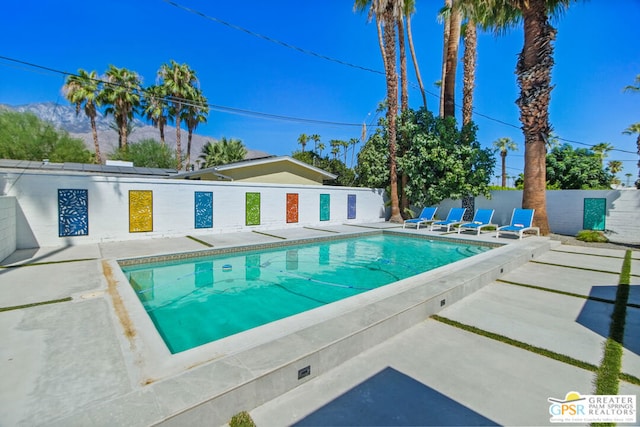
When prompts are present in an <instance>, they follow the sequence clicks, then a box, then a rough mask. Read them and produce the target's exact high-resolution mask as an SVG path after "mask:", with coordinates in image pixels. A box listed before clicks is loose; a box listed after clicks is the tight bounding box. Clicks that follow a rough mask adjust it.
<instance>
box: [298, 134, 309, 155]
mask: <svg viewBox="0 0 640 427" xmlns="http://www.w3.org/2000/svg"><path fill="white" fill-rule="evenodd" d="M307 142H309V137H308V136H307V134H306V133H301V134H300V136H299V137H298V144H300V146H301V147H302V152H303V153H304V149H305V147H306V146H307Z"/></svg>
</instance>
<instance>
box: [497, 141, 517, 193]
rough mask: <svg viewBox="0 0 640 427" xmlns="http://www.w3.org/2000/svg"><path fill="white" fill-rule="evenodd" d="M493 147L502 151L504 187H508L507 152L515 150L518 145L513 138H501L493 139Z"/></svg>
mask: <svg viewBox="0 0 640 427" xmlns="http://www.w3.org/2000/svg"><path fill="white" fill-rule="evenodd" d="M493 148H495V149H496V150H497V151H499V152H500V159H501V160H502V188H506V187H507V152H508V151H509V150H511V151H515V150H517V149H518V145H517V144H516V143H515V142H513V140H512V139H511V138H500V139H496V140H495V141H493Z"/></svg>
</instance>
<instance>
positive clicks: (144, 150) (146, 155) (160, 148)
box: [109, 138, 175, 169]
mask: <svg viewBox="0 0 640 427" xmlns="http://www.w3.org/2000/svg"><path fill="white" fill-rule="evenodd" d="M109 157H110V158H111V159H112V160H125V161H128V162H133V164H134V166H138V167H145V168H163V169H172V168H174V167H175V156H174V153H173V150H172V149H171V148H169V146H167V145H166V144H163V143H162V142H160V141H156V140H155V139H151V138H149V139H143V140H141V141H138V142H133V143H130V144H127V146H126V147H123V148H119V149H118V150H116V151H115V152H114V153H112V154H111V155H110V156H109Z"/></svg>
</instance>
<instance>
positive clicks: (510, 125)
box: [162, 0, 636, 154]
mask: <svg viewBox="0 0 640 427" xmlns="http://www.w3.org/2000/svg"><path fill="white" fill-rule="evenodd" d="M162 1H164V2H165V3H167V4H169V5H171V6H173V7H176V8H178V9H182V10H184V11H186V12H189V13H192V14H195V15H198V16H200V17H202V18H204V19H207V20H209V21H212V22H215V23H218V24H222V25H225V26H227V27H229V28H232V29H234V30H237V31H241V32H244V33H246V34H249V35H251V36H254V37H257V38H260V39H263V40H266V41H268V42H271V43H275V44H277V45H280V46H282V47H286V48H288V49H293V50H295V51H298V52H300V53H303V54H306V55H311V56H315V57H317V58H320V59H324V60H326V61H330V62H335V63H337V64H341V65H345V66H348V67H351V68H356V69H360V70H363V71H368V72H370V73H374V74H378V75H382V76H384V75H385V73H384V71H380V70H375V69H373V68H368V67H363V66H361V65H356V64H353V63H350V62H347V61H343V60H341V59H336V58H333V57H330V56H327V55H323V54H320V53H317V52H314V51H312V50H309V49H304V48H301V47H298V46H295V45H293V44H290V43H287V42H283V41H281V40H278V39H275V38H273V37H269V36H266V35H264V34H260V33H256V32H254V31H251V30H249V29H247V28H244V27H241V26H239V25H235V24H232V23H230V22H227V21H225V20H222V19H220V18H216V17H213V16H209V15H206V14H205V13H203V12H200V11H198V10H195V9H192V8H189V7H186V6H184V5H181V4H179V3H176V2H174V1H171V0H162ZM408 83H409V84H410V85H411V86H412V87H413V88H419V86H418V85H417V83H415V82H411V81H410V82H408ZM424 91H425V93H427V94H429V95H431V96H433V97H435V98H440V95H438V94H435V93H433V92H431V91H429V90H426V89H425V90H424ZM455 105H456V107H459V108H460V107H461V105H460V104H455ZM472 114H473V115H475V116H479V117H483V118H485V119H487V120H491V121H494V122H496V123H500V124H502V125H504V126H508V127H512V128H515V129H521V127H520V126H517V125H514V124H513V123H508V122H505V121H503V120H500V119H496V118H494V117H491V116H488V115H486V114H482V113H479V112H477V111H475V110H473V112H472ZM350 126H352V125H350ZM369 126H371V125H369ZM556 138H557V139H558V140H559V141H564V142H568V143H572V144H578V145H583V146H586V147H593V145H594V144H588V143H586V142H580V141H574V140H570V139H565V138H561V137H558V136H556ZM611 151H620V152H622V153H629V154H636V153H635V152H633V151H627V150H621V149H618V148H614V149H612V150H611Z"/></svg>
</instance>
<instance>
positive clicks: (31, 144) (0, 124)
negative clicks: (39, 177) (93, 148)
mask: <svg viewBox="0 0 640 427" xmlns="http://www.w3.org/2000/svg"><path fill="white" fill-rule="evenodd" d="M0 158H2V159H16V160H34V161H41V160H43V159H49V160H50V161H51V162H55V163H63V162H76V163H91V162H92V161H93V160H95V157H94V155H93V154H92V153H91V152H90V151H89V150H87V148H86V147H85V146H84V143H83V142H82V141H81V140H80V139H77V138H71V137H70V136H69V134H68V133H67V132H66V131H61V130H56V129H55V128H54V127H53V126H52V125H51V124H49V123H47V122H45V121H43V120H41V119H39V118H38V117H37V116H36V115H35V114H33V113H18V112H14V111H9V110H0Z"/></svg>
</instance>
